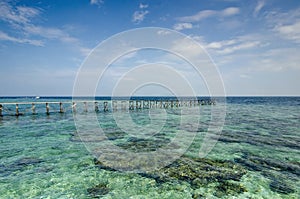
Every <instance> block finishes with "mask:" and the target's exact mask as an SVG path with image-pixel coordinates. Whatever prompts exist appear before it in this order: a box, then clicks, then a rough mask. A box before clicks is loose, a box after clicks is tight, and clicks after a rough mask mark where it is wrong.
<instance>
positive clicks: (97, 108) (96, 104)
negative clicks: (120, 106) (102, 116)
mask: <svg viewBox="0 0 300 199" xmlns="http://www.w3.org/2000/svg"><path fill="white" fill-rule="evenodd" d="M95 112H96V113H98V112H99V106H98V102H95Z"/></svg>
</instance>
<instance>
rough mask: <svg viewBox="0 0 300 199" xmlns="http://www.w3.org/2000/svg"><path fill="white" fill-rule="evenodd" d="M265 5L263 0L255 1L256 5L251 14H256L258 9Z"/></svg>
mask: <svg viewBox="0 0 300 199" xmlns="http://www.w3.org/2000/svg"><path fill="white" fill-rule="evenodd" d="M264 6H265V1H264V0H259V1H258V2H257V5H256V7H255V8H254V12H253V15H254V16H257V15H258V13H259V12H260V10H261V9H262V8H263V7H264Z"/></svg>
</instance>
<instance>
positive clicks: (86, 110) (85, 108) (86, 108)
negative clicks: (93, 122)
mask: <svg viewBox="0 0 300 199" xmlns="http://www.w3.org/2000/svg"><path fill="white" fill-rule="evenodd" d="M83 104H84V112H86V113H87V112H88V107H87V103H86V102H83Z"/></svg>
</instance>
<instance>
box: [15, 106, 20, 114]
mask: <svg viewBox="0 0 300 199" xmlns="http://www.w3.org/2000/svg"><path fill="white" fill-rule="evenodd" d="M19 115H20V113H19V105H18V104H16V116H19Z"/></svg>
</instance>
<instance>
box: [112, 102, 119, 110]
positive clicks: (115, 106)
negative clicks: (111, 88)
mask: <svg viewBox="0 0 300 199" xmlns="http://www.w3.org/2000/svg"><path fill="white" fill-rule="evenodd" d="M111 103H112V107H113V111H117V110H118V101H111Z"/></svg>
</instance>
